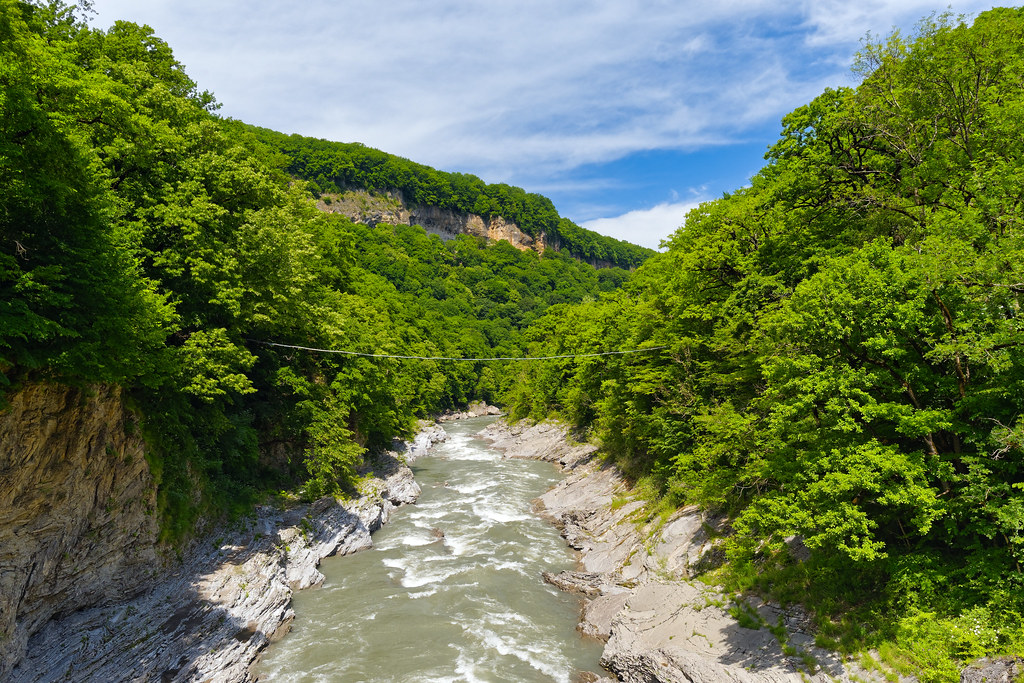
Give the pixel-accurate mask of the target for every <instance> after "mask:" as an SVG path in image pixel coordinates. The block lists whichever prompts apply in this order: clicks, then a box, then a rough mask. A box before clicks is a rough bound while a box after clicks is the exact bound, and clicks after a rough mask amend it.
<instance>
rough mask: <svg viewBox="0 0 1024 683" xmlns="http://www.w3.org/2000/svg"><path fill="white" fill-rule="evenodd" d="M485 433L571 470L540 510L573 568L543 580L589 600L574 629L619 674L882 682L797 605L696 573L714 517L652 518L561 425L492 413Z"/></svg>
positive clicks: (709, 560) (510, 448)
mask: <svg viewBox="0 0 1024 683" xmlns="http://www.w3.org/2000/svg"><path fill="white" fill-rule="evenodd" d="M484 435H485V436H487V437H488V438H489V439H491V440H492V441H493V443H494V445H495V446H496V447H498V448H500V449H503V450H504V451H505V455H506V457H514V458H515V457H518V458H537V459H541V460H547V461H550V462H554V463H557V464H558V465H560V466H561V467H562V468H563V470H564V471H565V472H566V477H565V479H563V480H562V481H561V482H560V483H559V484H558V485H557V486H555V487H554V488H553V489H552V490H551V491H549V492H548V493H546V494H544V495H543V496H542V497H541V498H540V500H539V507H540V508H541V510H542V513H543V514H545V515H546V516H548V517H550V519H551V520H552V521H553V522H554V523H555V524H557V525H558V526H559V527H560V528H561V530H562V535H563V536H564V537H565V539H566V541H567V542H568V543H569V544H570V545H571V546H572V547H573V548H576V549H577V550H579V551H580V567H579V571H575V572H561V573H559V574H555V575H552V574H546V575H545V577H544V578H545V579H546V580H547V581H549V582H550V583H552V584H554V585H555V586H558V587H559V588H561V589H563V590H568V591H572V592H576V593H578V594H580V595H581V596H583V597H584V598H585V601H586V602H585V607H584V608H583V611H582V615H581V621H580V624H579V630H580V631H581V633H583V634H584V635H585V636H589V637H594V638H599V639H601V640H603V641H605V649H604V654H603V656H602V658H601V664H602V665H603V666H604V667H605V668H606V669H607V670H608V671H610V672H612V673H613V674H614V675H615V676H617V678H618V680H620V681H627V682H630V683H653V682H655V681H662V682H664V683H718V682H720V681H740V682H749V683H755V682H757V683H761V682H772V683H777V682H783V681H785V682H789V681H794V682H795V681H810V682H813V683H819V682H820V683H824V682H825V681H854V680H859V681H875V680H884V679H881V678H879V677H878V675H877V674H875V673H874V672H868V671H865V670H864V669H862V668H860V667H859V666H857V665H856V664H855V663H854V662H844V661H843V660H842V658H841V657H840V656H839V655H837V654H836V653H834V652H831V651H829V650H825V649H822V648H819V647H817V646H815V644H814V637H813V635H811V633H810V628H809V623H808V620H807V618H806V616H805V615H804V614H803V613H802V612H801V611H800V610H799V609H782V608H781V607H779V606H777V605H772V604H766V603H764V602H761V601H759V600H757V599H744V600H734V599H733V598H732V597H731V596H726V595H723V594H722V593H721V592H719V591H718V590H716V589H715V588H713V587H711V586H708V585H705V584H704V583H702V582H700V581H698V580H695V579H694V576H695V575H696V574H697V573H699V572H700V571H701V569H702V568H704V567H707V566H711V565H713V564H714V563H715V562H716V560H717V558H718V557H719V556H720V550H719V549H718V548H716V545H715V542H714V537H715V536H716V535H717V533H716V532H717V531H718V529H717V528H716V527H720V525H721V523H722V522H721V520H715V519H709V518H707V517H706V516H705V515H703V514H702V512H701V511H700V510H699V509H697V508H686V509H682V510H679V511H678V512H677V513H675V514H674V515H673V516H672V517H671V518H670V519H668V520H667V521H666V522H664V523H661V524H655V523H652V522H649V521H647V520H646V516H645V515H644V513H643V510H642V507H643V504H642V503H641V502H639V501H636V500H634V499H633V498H632V497H631V496H630V495H629V491H628V487H627V486H626V482H625V481H624V480H623V477H622V475H621V474H620V473H619V472H618V471H617V470H616V469H615V468H614V467H612V466H609V465H606V464H604V463H603V462H602V461H601V460H600V459H599V458H597V457H595V452H596V447H595V446H593V445H590V444H575V443H573V442H572V440H571V439H570V438H569V436H568V434H567V432H566V430H565V429H564V428H563V427H561V426H559V425H557V424H554V423H550V422H545V423H540V424H536V425H529V424H527V423H518V424H513V425H509V424H507V423H505V422H504V421H499V422H496V423H494V424H492V425H491V426H489V427H488V428H487V429H486V430H485V431H484ZM733 614H742V615H743V616H741V619H742V621H743V623H744V625H741V624H740V621H738V620H737V618H735V617H734V616H732V615H733ZM780 626H781V627H782V628H779V627H780ZM769 627H771V629H769ZM854 676H855V677H856V678H853V677H854ZM611 680H612V679H607V678H606V679H602V681H605V682H607V681H611Z"/></svg>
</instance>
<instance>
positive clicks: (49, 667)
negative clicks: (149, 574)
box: [10, 425, 445, 683]
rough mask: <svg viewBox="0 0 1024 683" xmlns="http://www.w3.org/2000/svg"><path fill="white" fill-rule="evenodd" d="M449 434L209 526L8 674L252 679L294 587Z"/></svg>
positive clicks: (360, 538) (405, 483)
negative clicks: (122, 595) (349, 492)
mask: <svg viewBox="0 0 1024 683" xmlns="http://www.w3.org/2000/svg"><path fill="white" fill-rule="evenodd" d="M444 438H445V433H444V430H443V429H441V428H440V427H438V426H437V425H430V426H425V429H424V430H422V431H421V432H420V434H419V435H417V437H416V438H415V439H414V440H413V441H412V442H409V443H396V444H395V447H394V448H393V450H392V451H389V452H386V453H382V454H380V455H378V456H376V458H374V459H373V461H372V462H371V463H370V464H371V467H372V477H371V478H369V479H368V480H367V481H366V482H365V484H364V485H363V486H362V490H361V495H360V497H359V498H357V499H355V500H353V501H348V502H339V501H337V500H335V499H334V498H323V499H321V500H318V501H316V502H314V503H312V504H310V505H295V506H288V507H284V508H280V507H275V506H269V505H268V506H260V507H259V508H257V510H256V513H255V515H254V516H253V517H251V518H249V519H246V520H242V521H240V522H238V523H236V524H234V525H233V526H231V527H229V528H224V529H221V530H219V531H216V532H214V533H212V534H209V535H208V536H207V538H206V540H204V541H202V542H197V543H196V544H194V545H193V547H191V548H189V549H188V551H186V552H185V553H183V557H182V559H181V561H180V562H177V563H174V564H173V566H174V568H173V570H172V571H171V573H169V574H167V575H164V576H163V577H161V578H158V579H156V580H155V582H154V584H153V585H152V586H151V587H150V588H149V589H148V590H147V592H146V593H145V594H144V595H142V596H139V597H137V598H135V599H132V600H126V601H123V602H116V601H114V602H112V603H109V604H106V605H104V606H101V607H94V608H91V609H85V610H82V611H78V612H74V613H71V614H68V615H65V616H63V617H60V618H57V619H55V620H53V621H51V622H50V623H49V624H48V625H47V626H45V627H44V628H43V629H42V630H40V631H39V632H38V633H36V634H35V635H34V636H33V637H32V638H31V640H30V641H29V645H28V651H27V654H26V655H25V657H24V658H23V659H22V660H21V661H20V663H19V664H18V665H17V666H16V667H15V668H14V670H13V672H12V674H11V679H10V680H11V681H14V682H19V683H20V682H22V681H26V682H27V681H128V680H131V681H161V683H163V682H172V681H199V680H204V681H205V680H210V681H214V680H215V681H251V680H254V679H253V674H252V673H251V671H250V670H251V668H252V665H253V664H254V663H255V662H256V661H257V659H258V657H259V654H260V652H261V651H262V650H263V649H264V648H265V647H266V646H267V645H268V644H269V643H270V642H271V641H273V640H275V639H277V638H280V637H281V636H282V635H284V634H285V633H286V632H287V631H288V629H289V627H290V624H291V621H292V619H293V618H294V613H293V612H292V610H291V608H290V602H291V596H292V592H293V591H295V590H300V589H303V588H308V587H311V586H316V585H318V584H319V583H320V582H321V581H323V575H322V574H321V573H320V572H319V571H318V570H317V565H318V564H319V563H320V560H321V559H323V558H324V557H328V556H331V555H336V554H337V555H346V554H349V553H353V552H356V551H358V550H362V549H364V548H368V547H370V545H371V541H370V534H371V533H372V532H373V531H375V530H376V529H378V528H380V526H381V525H382V524H384V523H385V522H387V520H388V517H389V515H390V513H391V511H392V510H393V509H394V508H395V507H397V506H399V505H403V504H407V503H412V502H415V500H416V498H417V496H418V495H419V486H418V485H417V484H416V482H415V481H414V480H413V476H412V471H411V470H410V469H409V468H408V467H407V466H406V463H407V462H409V461H411V460H413V459H415V458H416V457H418V456H420V455H422V454H423V453H425V452H426V450H427V449H428V448H429V447H430V446H431V445H432V444H433V443H435V442H437V441H441V440H443V439H444Z"/></svg>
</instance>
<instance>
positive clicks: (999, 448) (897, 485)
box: [507, 9, 1024, 680]
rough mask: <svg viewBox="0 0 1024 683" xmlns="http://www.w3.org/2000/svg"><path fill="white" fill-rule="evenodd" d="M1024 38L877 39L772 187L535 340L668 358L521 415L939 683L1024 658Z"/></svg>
mask: <svg viewBox="0 0 1024 683" xmlns="http://www.w3.org/2000/svg"><path fill="white" fill-rule="evenodd" d="M1022 40H1024V12H1022V11H1021V10H1019V9H996V10H992V11H991V12H986V13H984V14H982V15H980V16H979V17H978V18H977V20H976V21H975V22H974V24H973V25H971V26H968V25H966V24H964V23H957V22H956V21H954V20H952V19H950V18H948V17H939V18H937V19H934V20H930V21H926V22H924V23H923V24H922V27H921V29H920V33H919V34H918V35H916V36H914V37H912V38H903V37H901V36H898V35H894V36H892V37H890V38H889V39H888V40H887V41H885V42H882V43H877V44H876V43H871V44H868V45H867V46H866V47H865V50H864V52H863V53H862V55H861V56H860V58H859V61H858V69H859V72H860V73H861V75H862V76H863V82H862V83H861V85H859V86H858V87H857V88H853V89H839V90H829V91H826V92H825V93H823V94H822V95H821V96H819V97H818V98H816V99H815V100H814V101H813V102H811V103H809V104H808V105H805V106H803V107H800V108H798V109H797V110H795V111H794V112H793V113H791V114H789V115H788V116H786V117H785V118H784V119H783V130H782V136H781V139H780V140H779V141H778V143H777V144H776V145H774V146H773V147H772V148H771V150H770V151H769V153H768V156H767V158H768V165H767V166H766V167H765V168H764V169H762V170H761V172H760V173H758V174H757V175H756V176H755V177H754V178H753V180H752V182H751V186H750V187H748V188H745V189H743V190H740V191H737V192H735V193H733V194H728V195H726V196H724V197H723V198H722V199H720V200H717V201H714V202H708V203H705V204H703V205H701V206H700V207H698V208H697V209H695V210H694V211H692V212H691V213H690V214H689V215H688V216H687V220H686V224H685V225H684V226H683V227H682V228H681V229H680V230H679V231H678V232H677V233H676V234H675V235H674V236H673V237H672V238H671V239H670V240H669V249H668V251H667V253H664V254H659V255H657V256H655V257H653V258H652V259H650V260H648V261H647V262H646V263H645V264H644V266H643V267H642V268H640V269H639V270H638V271H637V273H636V274H635V276H634V277H633V278H632V279H631V281H629V282H628V283H627V284H626V285H625V291H624V292H619V293H616V294H613V295H611V296H607V297H605V298H603V299H601V300H598V301H593V302H585V303H582V304H580V305H577V306H573V307H570V308H568V309H566V310H559V311H558V312H557V314H551V315H549V317H546V318H543V319H541V320H538V322H537V323H535V324H534V325H533V327H531V328H530V329H528V330H527V332H526V334H527V338H528V339H533V340H536V341H537V342H538V347H537V350H538V351H544V352H557V350H558V349H560V348H561V340H562V339H579V338H583V339H594V340H598V339H600V340H602V341H603V342H604V343H608V344H609V345H611V346H615V347H620V348H627V347H642V346H645V345H650V346H655V345H659V346H660V345H665V346H668V347H669V348H668V349H667V350H665V351H664V352H661V353H657V354H651V355H643V356H629V357H608V358H603V359H600V360H598V361H594V362H591V363H587V364H585V365H583V364H581V365H580V366H579V367H574V366H573V365H572V364H562V365H561V366H556V365H552V366H544V367H531V368H527V369H524V371H523V372H522V374H521V375H520V377H519V378H518V380H517V384H516V386H515V388H514V389H513V390H512V391H510V392H509V393H508V394H507V398H508V400H509V403H510V405H511V410H512V412H513V414H515V415H533V416H540V415H543V414H546V413H548V412H551V411H554V412H558V413H560V414H561V415H563V416H565V417H567V418H569V419H572V420H573V421H574V423H576V424H577V426H580V427H586V428H591V429H593V430H594V431H595V433H596V434H597V435H598V436H599V437H600V438H601V440H602V441H603V443H604V445H605V448H606V450H607V451H608V452H609V453H611V454H613V455H614V457H615V458H616V459H617V460H618V461H619V462H620V464H621V465H622V466H623V467H624V468H626V469H627V470H628V471H631V472H635V473H637V477H638V478H640V477H653V478H654V479H655V480H657V481H660V494H661V495H662V496H664V497H665V498H667V499H671V500H673V501H678V502H680V503H699V504H703V505H706V506H709V507H711V508H717V509H719V510H723V511H725V512H727V513H730V514H731V515H732V517H733V521H734V527H735V530H736V532H737V533H736V535H735V536H734V537H733V538H732V539H731V540H730V544H729V548H730V557H731V565H730V566H731V570H730V571H732V572H733V573H734V578H733V579H732V581H733V582H734V584H735V585H736V586H737V587H740V588H748V589H755V588H756V589H759V590H763V591H765V592H769V593H773V594H775V595H777V596H778V595H786V596H787V597H789V598H790V599H800V600H802V601H806V602H807V603H809V604H810V606H811V607H812V608H813V609H814V610H815V611H816V612H817V613H818V615H819V621H820V623H821V624H822V628H823V631H825V630H828V629H826V625H827V624H832V626H829V627H828V628H830V629H832V631H830V633H829V634H826V637H828V638H832V639H834V640H835V641H836V642H841V643H842V644H843V645H844V646H845V647H848V648H850V649H856V648H857V647H860V646H864V645H865V644H867V645H878V644H879V643H883V642H888V643H890V644H891V647H892V648H893V649H892V651H893V652H896V651H899V652H901V653H902V654H901V655H900V656H899V657H897V656H896V655H894V656H893V658H894V661H896V660H898V659H900V658H902V660H901V661H903V662H904V664H906V662H912V664H910V665H909V666H910V667H911V668H915V667H916V672H917V673H920V672H925V674H924V677H925V678H926V679H928V680H947V679H950V680H953V679H955V675H954V674H955V671H956V670H957V667H958V666H959V663H962V662H964V661H967V660H969V659H971V658H974V657H977V656H981V655H986V654H998V653H1003V652H1020V651H1021V643H1020V638H1019V633H1018V631H1019V627H1018V625H1019V618H1016V617H1015V616H1013V615H1017V614H1018V613H1019V612H1020V610H1021V608H1022V602H1021V599H1020V595H1021V592H1020V590H1019V585H1020V583H1021V576H1022V574H1021V561H1022V560H1024V557H1022V555H1021V553H1022V550H1024V542H1022V524H1024V522H1022V519H1024V517H1022V511H1024V469H1022V464H1021V463H1022V462H1024V450H1022V447H1021V443H1022V442H1021V439H1020V424H1021V423H1020V419H1021V406H1022V405H1024V354H1022V350H1024V344H1022V342H1021V339H1022V333H1024V330H1022V327H1021V320H1022V318H1021V299H1020V297H1021V295H1022V293H1024V287H1022V285H1021V282H1022V281H1024V278H1022V275H1024V273H1022V265H1021V264H1024V242H1022V239H1024V233H1022V231H1021V226H1022V225H1024V220H1022V219H1024V214H1022V208H1021V207H1022V204H1021V201H1020V200H1021V187H1022V184H1021V182H1020V181H1021V173H1022V169H1024V148H1022V145H1021V140H1022V139H1024V129H1022V127H1021V121H1022V119H1021V118H1020V117H1019V116H1018V114H1019V112H1020V111H1021V107H1022V106H1024V84H1022V81H1021V80H1020V78H1019V74H1020V73H1021V72H1022V71H1024V53H1022V52H1021V50H1020V45H1021V44H1024V43H1022ZM794 536H795V537H799V538H800V539H801V540H802V542H803V544H804V545H805V546H806V549H807V550H808V551H809V553H810V559H809V560H807V561H806V562H801V563H793V562H791V561H790V560H787V559H786V558H788V557H789V554H788V547H787V543H788V542H791V539H792V537H794ZM739 577H746V578H743V579H741V578H739ZM842 614H845V615H846V616H845V617H842V618H840V616H839V615H842ZM1015 619H1016V621H1015ZM885 622H889V623H890V624H896V625H897V626H896V627H895V628H886V627H885V626H884V624H885ZM928 653H931V654H928ZM929 676H930V677H931V678H929ZM951 676H952V677H953V678H952V679H951V678H950V677H951Z"/></svg>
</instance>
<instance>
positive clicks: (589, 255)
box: [252, 127, 654, 268]
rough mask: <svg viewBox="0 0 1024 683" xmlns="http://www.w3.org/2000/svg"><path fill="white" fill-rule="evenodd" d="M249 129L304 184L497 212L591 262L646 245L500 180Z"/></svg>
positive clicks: (612, 259)
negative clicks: (597, 228)
mask: <svg viewBox="0 0 1024 683" xmlns="http://www.w3.org/2000/svg"><path fill="white" fill-rule="evenodd" d="M252 131H253V132H254V134H255V135H256V136H257V137H258V138H259V139H260V140H261V141H262V142H265V143H267V144H268V145H269V146H271V147H272V148H274V149H276V150H278V151H280V152H281V153H282V154H283V155H284V157H285V158H286V159H287V162H286V163H285V166H284V167H285V169H286V170H287V171H288V172H289V173H291V174H293V175H295V176H296V177H299V178H303V179H305V180H307V181H309V183H310V187H311V189H312V191H313V192H314V193H315V194H316V195H317V196H319V194H320V193H321V192H326V193H338V192H340V191H341V190H343V189H349V188H359V189H365V190H370V191H375V192H387V191H398V192H401V193H402V196H403V197H404V198H405V199H406V200H407V201H410V202H415V203H418V204H425V205H428V206H439V207H441V208H445V209H451V210H453V211H459V212H462V213H472V214H476V215H478V216H483V217H484V218H490V217H492V216H501V217H502V218H505V219H508V220H510V221H512V222H513V223H515V224H516V225H518V226H519V228H520V229H521V230H522V231H523V232H525V233H526V234H527V235H529V236H531V237H534V238H537V237H543V238H544V243H545V244H547V245H548V246H550V247H553V248H555V249H560V250H564V251H567V252H568V253H570V254H572V255H573V256H576V257H577V258H581V259H583V260H586V261H588V262H593V263H607V264H611V265H613V266H617V267H619V268H635V267H637V266H639V265H640V264H641V263H643V262H644V260H646V259H647V258H649V257H650V256H651V255H653V254H654V251H653V250H651V249H647V248H645V247H639V246H637V245H635V244H631V243H630V242H625V241H623V240H617V239H615V238H613V237H607V236H605V235H601V234H599V233H596V232H594V231H592V230H587V229H586V228H581V227H580V226H578V225H576V224H575V223H573V222H572V221H570V220H569V219H568V218H562V217H561V216H559V215H558V211H557V210H556V209H555V206H554V204H552V203H551V200H550V199H548V198H547V197H544V196H542V195H539V194H536V193H532V192H526V191H525V190H523V189H522V188H519V187H514V186H512V185H507V184H505V183H496V184H487V183H485V182H484V181H482V180H481V179H480V178H478V177H476V176H474V175H471V174H469V173H446V172H443V171H438V170H436V169H433V168H430V167H429V166H424V165H423V164H417V163H415V162H413V161H409V160H408V159H403V158H401V157H397V156H395V155H393V154H387V153H385V152H381V151H380V150H376V149H372V148H370V147H366V146H365V145H362V144H360V143H358V142H352V143H341V142H331V141H329V140H319V139H316V138H310V137H304V136H301V135H285V134H283V133H278V132H276V131H272V130H268V129H266V128H257V127H252Z"/></svg>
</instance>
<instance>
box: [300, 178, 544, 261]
mask: <svg viewBox="0 0 1024 683" xmlns="http://www.w3.org/2000/svg"><path fill="white" fill-rule="evenodd" d="M317 206H318V207H319V208H320V210H321V211H326V212H328V213H338V214H341V215H343V216H345V217H346V218H348V219H349V220H351V221H355V222H357V223H366V224H367V225H377V224H378V223H388V224H390V225H421V226H423V229H424V230H426V231H427V232H428V233H430V234H433V235H437V236H438V237H440V238H441V239H442V240H445V241H447V240H451V239H455V238H456V237H457V236H459V235H475V236H477V237H485V238H487V239H488V240H489V241H492V242H497V241H499V240H506V241H507V242H508V243H509V244H511V245H512V246H514V247H515V248H516V249H519V250H520V251H526V250H528V249H533V250H535V251H537V252H538V253H543V252H544V249H545V243H544V236H543V235H540V236H539V237H538V238H537V239H534V238H533V237H530V236H529V235H527V234H526V233H525V232H523V231H522V230H520V229H519V226H518V225H516V224H515V223H513V222H511V221H508V220H505V219H504V218H502V217H501V216H492V217H490V218H484V217H483V216H478V215H476V214H472V213H461V212H458V211H452V210H451V209H443V208H440V207H437V206H427V205H424V204H407V203H406V202H405V201H404V200H403V198H402V196H401V193H389V194H370V193H369V192H367V191H366V190H350V191H347V192H344V193H342V194H340V195H323V196H322V197H321V198H320V201H319V202H318V203H317Z"/></svg>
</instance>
